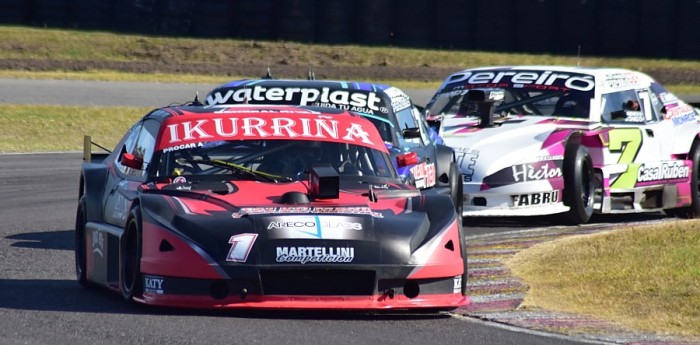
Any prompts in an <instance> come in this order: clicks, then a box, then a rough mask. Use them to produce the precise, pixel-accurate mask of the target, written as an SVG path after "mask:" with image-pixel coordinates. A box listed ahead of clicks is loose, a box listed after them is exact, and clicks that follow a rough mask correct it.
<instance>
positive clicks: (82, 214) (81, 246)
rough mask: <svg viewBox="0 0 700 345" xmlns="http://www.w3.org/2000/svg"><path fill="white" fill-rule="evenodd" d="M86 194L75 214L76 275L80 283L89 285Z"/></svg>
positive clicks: (81, 198)
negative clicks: (86, 242) (86, 241)
mask: <svg viewBox="0 0 700 345" xmlns="http://www.w3.org/2000/svg"><path fill="white" fill-rule="evenodd" d="M86 214H87V212H86V210H85V196H81V197H80V200H79V201H78V211H77V213H76V215H75V276H76V278H77V279H78V284H80V285H82V286H84V287H88V286H89V283H88V280H87V274H86V271H87V250H86V244H85V224H86V223H87V215H86Z"/></svg>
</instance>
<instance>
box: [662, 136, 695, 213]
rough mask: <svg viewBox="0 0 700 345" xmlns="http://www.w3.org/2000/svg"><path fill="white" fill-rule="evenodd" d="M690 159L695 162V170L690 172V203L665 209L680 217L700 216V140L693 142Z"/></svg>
mask: <svg viewBox="0 0 700 345" xmlns="http://www.w3.org/2000/svg"><path fill="white" fill-rule="evenodd" d="M688 159H690V160H691V161H692V162H693V170H692V171H691V172H690V173H691V174H692V175H691V177H690V200H691V201H690V205H689V206H685V207H680V208H672V209H667V210H665V211H666V214H668V215H670V216H674V217H678V218H698V217H700V142H697V141H696V142H695V143H693V148H692V149H691V150H690V154H689V155H688Z"/></svg>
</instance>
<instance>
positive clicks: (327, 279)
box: [260, 269, 375, 296]
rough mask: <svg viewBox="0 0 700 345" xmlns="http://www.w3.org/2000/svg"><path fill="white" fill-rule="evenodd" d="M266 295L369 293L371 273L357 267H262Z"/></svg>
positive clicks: (373, 282) (372, 290)
mask: <svg viewBox="0 0 700 345" xmlns="http://www.w3.org/2000/svg"><path fill="white" fill-rule="evenodd" d="M260 279H261V281H262V287H263V293H264V294H266V295H300V296H304V295H325V296H331V295H345V296H348V295H351V296H362V295H372V293H373V292H374V290H375V272H374V271H358V270H313V269H312V270H262V271H260Z"/></svg>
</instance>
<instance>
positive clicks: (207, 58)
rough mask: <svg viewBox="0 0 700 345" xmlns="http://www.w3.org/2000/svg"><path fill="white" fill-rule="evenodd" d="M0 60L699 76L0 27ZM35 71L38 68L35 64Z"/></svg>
mask: <svg viewBox="0 0 700 345" xmlns="http://www.w3.org/2000/svg"><path fill="white" fill-rule="evenodd" d="M0 37H2V38H3V39H2V40H0V59H16V60H21V61H44V60H54V61H67V62H68V61H73V62H75V61H88V62H96V63H97V64H96V65H98V66H99V65H100V64H99V62H114V63H144V64H149V63H151V64H155V65H157V64H161V65H162V64H167V65H179V66H187V65H212V66H213V65H220V66H223V67H221V68H223V69H224V70H218V71H216V72H214V71H212V72H206V73H192V74H188V73H189V72H187V71H179V72H177V73H171V74H168V73H158V72H157V71H156V72H155V73H154V72H153V71H149V72H147V73H138V72H136V73H121V72H119V71H105V70H99V69H90V68H86V69H84V70H80V71H70V70H47V71H31V72H30V71H25V70H23V69H22V68H19V69H17V68H4V69H2V70H0V77H4V78H51V79H56V78H58V79H83V80H118V81H157V82H192V81H193V80H197V82H200V83H220V82H224V81H226V80H232V79H236V78H238V77H258V76H259V75H260V70H259V69H255V75H248V76H232V75H228V73H227V71H226V66H233V65H235V66H260V65H265V66H303V67H304V68H308V67H310V66H323V67H334V66H335V67H387V68H390V67H401V68H425V67H428V68H432V67H434V68H447V69H449V70H450V71H452V70H458V69H462V68H469V67H477V66H492V65H523V64H553V65H576V64H581V65H585V66H608V67H609V66H614V67H622V68H630V69H634V70H640V71H649V70H654V69H671V70H680V71H688V70H699V69H700V61H688V60H667V59H640V58H606V57H589V56H584V57H582V58H580V59H579V58H577V57H576V56H565V55H537V54H521V53H491V52H480V51H453V50H450V51H446V50H436V49H431V50H427V49H411V48H396V47H362V46H355V45H322V44H314V45H309V44H301V43H293V42H266V41H251V40H236V39H203V38H173V37H155V36H146V35H128V34H115V33H109V32H95V31H77V30H56V29H45V28H31V27H16V26H0ZM39 65H41V64H39ZM445 77H446V75H440V76H439V77H435V79H434V80H422V81H416V79H417V78H410V74H409V75H406V76H404V77H401V78H397V79H396V80H371V79H369V80H368V81H374V82H383V83H387V84H392V85H396V86H398V87H402V88H416V89H426V88H436V87H437V86H438V85H439V83H440V82H441V81H442V79H443V78H445ZM665 86H667V87H668V88H669V89H671V90H673V91H675V92H676V93H681V94H689V93H693V94H700V86H698V85H665Z"/></svg>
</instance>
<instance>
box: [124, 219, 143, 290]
mask: <svg viewBox="0 0 700 345" xmlns="http://www.w3.org/2000/svg"><path fill="white" fill-rule="evenodd" d="M142 246H143V244H142V235H141V209H140V207H138V206H136V207H134V208H132V209H131V212H129V218H128V220H127V222H126V227H125V230H124V236H123V238H122V243H121V246H120V255H119V257H120V267H119V284H120V290H121V293H122V297H124V299H125V300H127V301H131V300H133V298H134V297H137V296H141V294H142V293H143V279H142V276H141V248H142Z"/></svg>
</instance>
